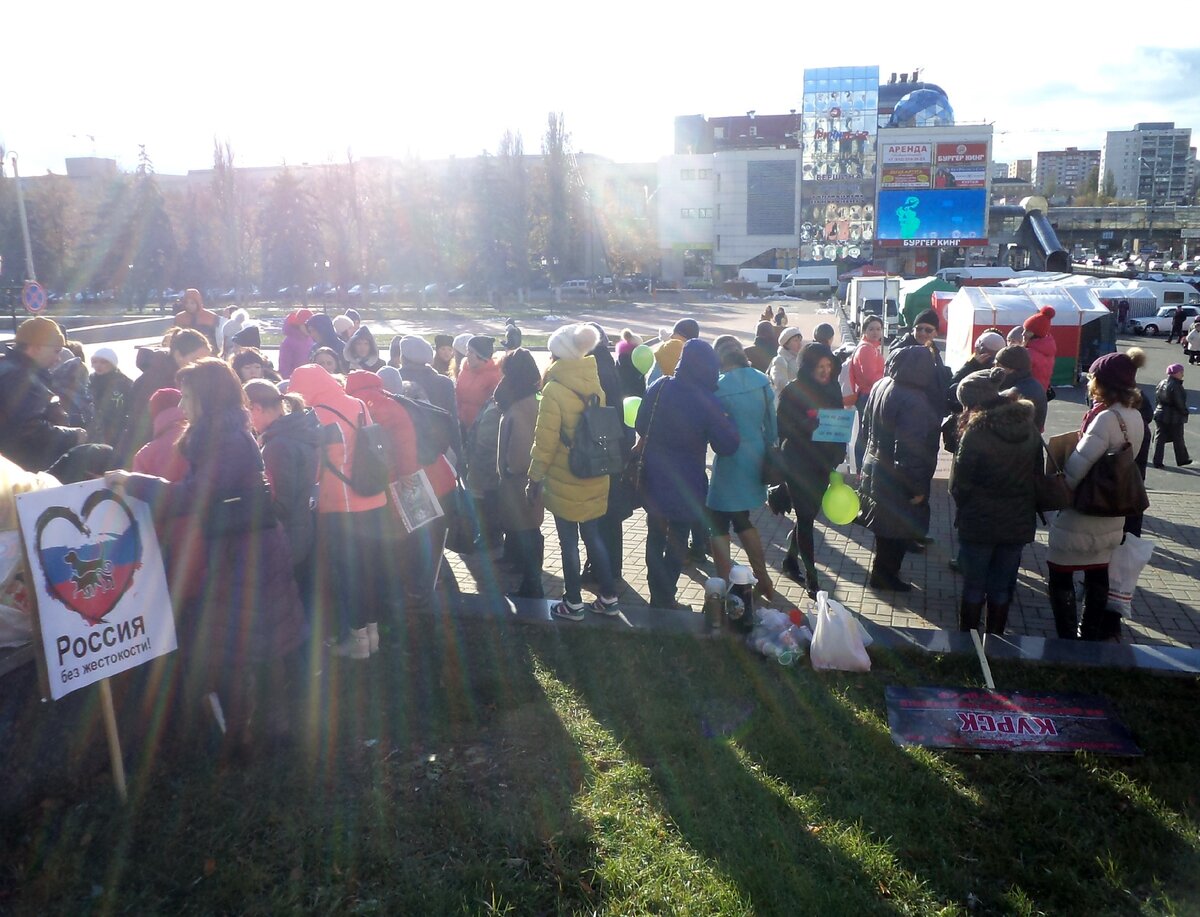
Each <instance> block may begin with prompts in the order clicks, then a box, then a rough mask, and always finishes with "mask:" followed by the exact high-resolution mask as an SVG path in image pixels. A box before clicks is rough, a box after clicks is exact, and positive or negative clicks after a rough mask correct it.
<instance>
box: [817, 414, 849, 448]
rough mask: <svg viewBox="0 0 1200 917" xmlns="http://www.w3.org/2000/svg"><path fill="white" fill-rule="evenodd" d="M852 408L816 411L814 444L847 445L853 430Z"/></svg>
mask: <svg viewBox="0 0 1200 917" xmlns="http://www.w3.org/2000/svg"><path fill="white" fill-rule="evenodd" d="M854 414H855V411H854V408H844V409H843V408H822V409H821V410H819V411H817V429H816V430H814V431H813V435H812V438H813V442H814V443H848V442H850V434H851V432H852V431H853V430H854Z"/></svg>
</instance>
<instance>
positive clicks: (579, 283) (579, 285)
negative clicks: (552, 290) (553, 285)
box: [558, 280, 592, 296]
mask: <svg viewBox="0 0 1200 917" xmlns="http://www.w3.org/2000/svg"><path fill="white" fill-rule="evenodd" d="M558 292H559V295H561V296H590V295H591V292H592V282H591V281H590V280H564V281H563V282H562V283H560V284H559V285H558Z"/></svg>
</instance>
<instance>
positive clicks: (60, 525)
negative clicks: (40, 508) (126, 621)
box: [36, 490, 142, 626]
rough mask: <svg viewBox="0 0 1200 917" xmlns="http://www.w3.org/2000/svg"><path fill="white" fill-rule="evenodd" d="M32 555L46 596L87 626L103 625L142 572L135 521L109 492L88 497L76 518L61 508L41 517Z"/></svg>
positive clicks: (119, 500)
mask: <svg viewBox="0 0 1200 917" xmlns="http://www.w3.org/2000/svg"><path fill="white" fill-rule="evenodd" d="M36 549H37V554H38V560H39V562H40V563H41V565H42V572H43V573H44V574H45V577H46V587H47V589H48V590H49V592H50V594H51V595H53V596H54V597H55V598H56V599H58V600H59V601H60V602H62V603H63V604H64V605H66V606H67V608H69V609H71V611H73V612H75V613H76V614H78V615H79V616H80V617H81V618H83V619H84V620H85V621H87V623H88V624H89V625H91V626H95V625H97V624H100V623H101V622H103V620H104V616H105V615H107V614H108V613H109V612H110V611H112V610H113V608H114V607H115V606H116V604H117V602H118V601H120V599H121V596H123V595H124V594H125V593H126V592H127V591H128V590H129V587H130V586H132V585H133V575H134V573H135V572H136V571H137V570H138V569H139V568H140V567H141V566H142V539H141V535H140V534H139V532H138V524H137V520H136V519H135V518H134V516H133V511H132V510H131V509H130V508H129V506H128V505H127V504H126V503H125V501H124V500H122V499H121V498H120V497H118V496H117V495H116V494H115V493H113V492H112V491H111V490H98V491H96V492H95V493H93V494H91V495H90V496H89V497H88V498H87V499H86V500H85V501H84V503H83V506H82V507H81V511H80V513H79V514H78V515H76V514H75V512H74V511H72V510H70V509H67V508H65V507H61V506H55V507H51V508H50V509H48V510H46V511H45V512H43V513H42V514H41V515H40V516H39V517H38V520H37V525H36Z"/></svg>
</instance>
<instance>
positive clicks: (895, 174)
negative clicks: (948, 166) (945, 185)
mask: <svg viewBox="0 0 1200 917" xmlns="http://www.w3.org/2000/svg"><path fill="white" fill-rule="evenodd" d="M879 186H880V187H881V188H885V189H886V188H932V187H933V169H932V168H930V167H929V166H890V167H887V168H884V169H883V170H882V171H881V172H880V173H879Z"/></svg>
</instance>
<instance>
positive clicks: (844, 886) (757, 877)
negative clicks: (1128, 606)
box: [547, 634, 1200, 914]
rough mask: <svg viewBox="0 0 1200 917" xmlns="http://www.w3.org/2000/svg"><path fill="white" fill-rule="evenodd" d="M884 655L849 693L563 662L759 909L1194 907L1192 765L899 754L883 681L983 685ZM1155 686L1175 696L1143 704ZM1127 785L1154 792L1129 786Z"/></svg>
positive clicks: (640, 652)
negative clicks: (1152, 697) (1161, 900)
mask: <svg viewBox="0 0 1200 917" xmlns="http://www.w3.org/2000/svg"><path fill="white" fill-rule="evenodd" d="M579 639H580V640H582V641H584V642H585V643H589V644H590V643H592V642H593V641H595V640H603V639H604V638H603V637H602V636H596V635H590V634H589V635H581V636H580V638H579ZM593 654H594V650H593V651H589V652H580V653H578V654H577V655H578V657H579V658H581V659H582V658H587V657H589V656H592V655H593ZM877 657H878V659H879V662H878V663H877V666H876V671H875V672H874V673H873V674H871V675H867V676H850V675H818V674H816V673H813V672H812V671H811V670H808V669H799V670H792V671H789V670H783V669H781V668H780V667H778V666H776V665H774V664H773V663H766V662H764V661H761V660H758V659H754V658H750V657H748V656H746V655H744V654H743V653H742V651H741V648H740V647H736V646H730V645H726V644H724V643H723V642H718V643H715V644H712V645H707V644H696V643H694V642H691V641H684V640H671V641H665V640H664V641H661V642H660V643H659V644H658V645H657V646H656V647H654V648H653V649H648V648H645V647H644V646H642V645H639V644H637V643H635V642H634V641H625V640H620V641H616V640H614V641H613V646H612V647H611V648H610V649H609V651H608V652H607V654H606V655H605V659H606V664H605V666H604V668H603V670H602V671H597V670H595V669H592V668H588V667H585V666H580V665H578V664H577V663H576V660H575V658H574V657H573V655H572V654H565V653H551V652H548V653H547V658H548V659H549V660H550V664H551V665H552V666H553V669H554V671H555V673H556V675H557V676H558V677H559V678H561V679H563V681H564V682H566V683H567V684H569V685H571V686H572V688H573V689H574V690H576V691H577V692H578V693H579V695H580V696H581V697H582V698H583V699H584V702H585V703H586V704H587V705H588V706H589V708H590V709H591V710H592V711H593V713H594V715H595V716H596V718H597V719H598V720H599V721H600V722H601V723H603V724H604V726H605V728H606V729H608V730H610V731H611V732H612V733H613V735H615V736H616V737H617V738H618V740H619V741H620V742H621V743H622V745H623V746H624V747H625V748H627V749H628V751H629V753H630V754H631V755H632V756H634V757H635V758H636V759H637V760H638V761H640V762H642V763H643V764H644V765H645V766H646V767H647V768H648V769H649V771H650V773H651V774H652V775H653V780H654V783H655V785H656V787H657V788H658V791H659V793H660V794H661V797H662V799H663V801H664V805H665V806H666V808H667V810H668V811H669V813H670V816H671V818H672V820H673V822H674V824H675V825H677V826H678V829H679V831H680V833H681V835H682V837H683V838H684V839H685V841H686V842H687V843H688V844H689V845H690V846H691V847H692V848H693V849H695V850H697V851H699V852H701V853H702V854H704V855H705V856H707V857H709V858H710V859H711V860H712V861H713V862H715V863H717V864H719V867H720V868H721V869H722V870H723V871H724V872H725V873H726V874H727V875H729V876H730V878H731V879H732V880H733V881H734V882H736V883H737V885H738V887H739V888H740V889H741V890H742V891H743V892H744V893H745V894H746V895H747V896H748V897H749V898H750V899H751V900H752V901H753V902H754V905H755V906H756V907H757V908H758V909H760V910H763V911H778V912H792V913H798V912H813V913H817V912H820V913H866V912H870V911H874V910H888V909H891V908H892V907H893V906H896V907H899V908H901V909H904V908H912V909H916V910H919V911H925V910H937V909H938V908H939V907H941V906H946V905H949V906H953V907H956V908H967V907H970V906H972V905H973V904H974V903H978V902H980V901H981V902H982V903H983V905H984V906H985V908H986V910H988V911H991V912H998V913H1003V912H1016V913H1020V912H1027V911H1030V910H1031V909H1036V908H1045V909H1047V910H1048V911H1049V912H1053V913H1066V912H1073V913H1094V914H1107V913H1125V912H1132V911H1133V910H1135V909H1136V906H1137V902H1138V901H1143V902H1151V901H1153V900H1155V896H1156V895H1158V894H1161V895H1163V896H1164V897H1165V899H1169V900H1172V901H1174V903H1175V904H1177V905H1178V904H1180V903H1181V902H1182V903H1184V904H1191V905H1194V904H1195V903H1196V901H1195V899H1194V898H1192V899H1191V900H1190V901H1189V899H1188V889H1189V888H1190V884H1191V881H1192V880H1191V877H1192V876H1194V875H1195V874H1196V871H1197V869H1198V868H1200V859H1198V858H1197V848H1198V846H1200V845H1198V844H1197V843H1196V840H1195V838H1196V836H1197V835H1196V823H1197V818H1196V814H1197V813H1196V802H1195V797H1194V790H1192V789H1190V787H1192V786H1194V781H1195V776H1196V775H1195V768H1194V765H1193V766H1189V767H1183V768H1170V767H1163V766H1162V765H1160V764H1157V763H1154V764H1152V765H1151V766H1150V768H1149V769H1148V770H1147V768H1146V766H1145V764H1144V763H1143V762H1135V763H1132V764H1131V763H1129V762H1118V761H1111V760H1103V761H1100V762H1097V759H1093V758H1091V757H1089V756H1079V757H1077V758H1071V757H1056V758H1047V757H1033V756H1020V755H987V756H975V755H971V754H961V753H954V754H950V753H941V752H932V751H927V750H921V749H911V750H902V749H899V748H897V747H895V746H894V745H893V744H892V742H891V740H890V737H889V734H888V729H887V725H886V711H885V709H884V704H883V690H882V689H883V684H884V683H886V682H898V683H907V684H949V685H954V684H962V685H971V684H974V685H976V686H978V675H977V672H975V671H972V669H971V667H970V664H969V663H962V662H959V661H957V660H953V661H948V660H920V661H919V662H916V663H914V662H913V661H912V660H910V659H907V658H906V657H888V656H886V655H884V654H877ZM1029 672H1033V673H1034V674H1033V675H1032V677H1028V676H1027V675H1026V673H1029ZM1006 674H1011V679H1012V680H1011V682H1010V683H1013V684H1015V683H1018V682H1019V680H1020V679H1021V676H1022V675H1026V678H1025V683H1024V684H1023V687H1025V688H1026V689H1027V690H1035V689H1045V690H1087V688H1086V687H1081V686H1078V685H1073V684H1072V683H1071V681H1072V678H1073V676H1072V675H1068V676H1066V677H1065V678H1064V676H1062V675H1061V673H1059V674H1058V675H1057V676H1055V677H1050V676H1049V675H1048V674H1047V672H1041V671H1040V670H1029V669H1025V668H1014V669H1013V670H1012V672H1011V673H1006ZM1055 678H1057V679H1058V681H1056V680H1055ZM1047 679H1048V680H1049V684H1048V686H1047V687H1044V688H1043V687H1041V686H1040V685H1039V683H1038V682H1039V680H1047ZM1063 681H1065V682H1066V683H1062V682H1063ZM1147 684H1151V685H1158V684H1161V682H1158V681H1150V682H1140V683H1139V686H1140V689H1141V690H1144V686H1145V685H1147ZM1170 685H1171V689H1170V690H1168V692H1167V694H1168V695H1169V696H1170V697H1172V698H1173V699H1174V700H1176V701H1179V702H1181V703H1182V702H1183V701H1184V699H1185V698H1190V701H1191V702H1192V703H1194V701H1195V700H1196V687H1195V683H1194V682H1193V683H1191V684H1183V683H1178V682H1175V683H1170ZM1133 696H1137V695H1133ZM1180 709H1181V710H1182V709H1187V708H1186V707H1184V706H1181V707H1180ZM1161 713H1162V711H1161V710H1160V711H1159V715H1161ZM1122 715H1123V716H1128V718H1129V720H1132V722H1130V725H1131V726H1134V727H1135V731H1137V727H1139V726H1141V727H1150V731H1151V733H1152V735H1151V738H1152V740H1153V741H1152V742H1146V741H1145V740H1143V741H1144V743H1145V744H1146V745H1147V746H1148V750H1150V751H1151V754H1155V753H1157V750H1158V749H1159V748H1160V745H1159V742H1160V741H1164V742H1165V741H1166V739H1165V737H1164V736H1162V734H1161V731H1158V732H1155V731H1154V730H1153V727H1152V726H1151V724H1150V723H1149V722H1148V721H1146V720H1145V719H1144V717H1139V716H1137V715H1136V711H1134V710H1131V711H1126V712H1123V713H1122ZM1185 745H1186V749H1181V750H1180V754H1188V755H1191V757H1190V758H1187V760H1190V761H1194V760H1195V759H1196V758H1195V755H1194V752H1196V751H1197V750H1200V749H1197V748H1196V740H1195V739H1194V738H1189V739H1187V740H1186V742H1185ZM1171 757H1173V756H1171ZM1129 774H1134V775H1137V774H1143V776H1142V777H1141V778H1136V777H1135V778H1134V779H1133V780H1132V782H1128V778H1122V777H1119V776H1114V775H1129ZM1123 780H1125V781H1126V782H1122V781H1123ZM1189 793H1192V794H1193V795H1191V796H1189V795H1188V794H1189ZM1164 812H1166V813H1170V814H1169V815H1164ZM1125 889H1130V892H1131V893H1127V892H1126V891H1125ZM817 908H820V910H819V911H818V910H817Z"/></svg>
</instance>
